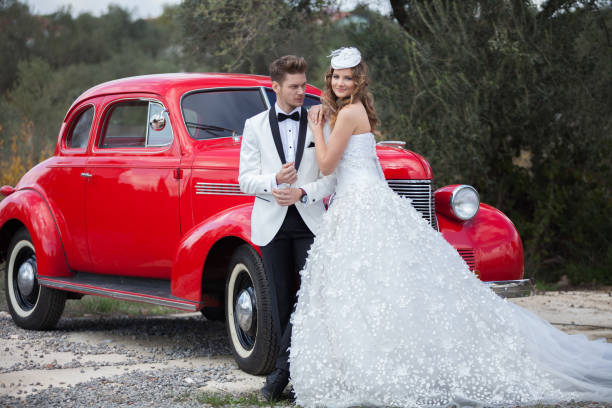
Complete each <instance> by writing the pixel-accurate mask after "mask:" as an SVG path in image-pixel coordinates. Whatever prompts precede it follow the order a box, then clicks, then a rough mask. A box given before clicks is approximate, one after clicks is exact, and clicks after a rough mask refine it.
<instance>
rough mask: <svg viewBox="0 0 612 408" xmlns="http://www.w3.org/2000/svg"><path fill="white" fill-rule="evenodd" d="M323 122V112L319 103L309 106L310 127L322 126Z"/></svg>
mask: <svg viewBox="0 0 612 408" xmlns="http://www.w3.org/2000/svg"><path fill="white" fill-rule="evenodd" d="M324 122H325V116H324V114H323V109H321V105H314V106H311V107H310V109H309V110H308V123H309V124H310V127H311V128H313V129H316V128H317V127H320V128H322V127H323V123H324Z"/></svg>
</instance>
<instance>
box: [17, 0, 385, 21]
mask: <svg viewBox="0 0 612 408" xmlns="http://www.w3.org/2000/svg"><path fill="white" fill-rule="evenodd" d="M180 1H181V0H146V1H142V0H25V3H27V4H28V5H29V6H30V10H31V11H33V12H34V13H36V14H50V13H53V12H55V11H57V10H58V9H59V8H60V7H62V6H70V7H71V10H72V14H73V16H76V15H78V14H80V13H84V12H89V13H91V14H93V15H96V16H99V15H100V14H102V13H104V12H105V11H106V9H107V8H108V5H109V4H111V3H112V4H117V5H119V6H121V7H123V8H125V9H128V10H130V11H131V12H132V15H133V17H134V18H147V17H157V16H159V15H160V14H161V13H162V11H163V6H164V4H171V5H174V4H178V3H180ZM357 3H358V0H343V1H342V2H341V8H342V9H348V10H350V9H352V8H353V7H354V5H355V4H357ZM362 3H363V1H362ZM365 3H368V4H370V6H371V7H373V8H376V9H377V10H379V11H381V12H383V13H389V12H390V11H391V7H390V6H389V1H388V0H379V1H377V0H369V1H365Z"/></svg>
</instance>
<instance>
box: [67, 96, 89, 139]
mask: <svg viewBox="0 0 612 408" xmlns="http://www.w3.org/2000/svg"><path fill="white" fill-rule="evenodd" d="M93 117H94V107H93V106H90V107H89V108H87V109H85V110H84V111H83V112H81V113H80V114H79V115H78V116H77V118H75V119H74V120H73V121H72V126H71V128H70V131H69V132H68V134H67V136H66V147H68V148H70V149H84V148H86V147H87V141H88V140H89V132H90V131H91V124H92V123H93Z"/></svg>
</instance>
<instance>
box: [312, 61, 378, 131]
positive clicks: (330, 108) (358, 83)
mask: <svg viewBox="0 0 612 408" xmlns="http://www.w3.org/2000/svg"><path fill="white" fill-rule="evenodd" d="M351 71H352V74H353V81H354V82H355V89H353V92H351V96H348V97H346V98H337V97H336V95H335V94H334V91H333V89H332V84H331V82H332V76H333V75H334V69H333V68H332V67H329V68H327V72H326V73H325V89H324V90H323V98H322V99H323V100H322V102H323V105H324V106H325V108H326V109H325V110H326V114H327V115H329V119H330V122H331V125H332V127H333V126H334V124H335V123H336V118H337V117H338V112H340V109H342V108H343V107H345V106H347V105H350V104H351V103H353V102H354V101H355V100H359V101H361V103H363V106H364V107H365V109H366V112H367V114H368V120H369V121H370V127H371V128H372V132H375V131H376V124H377V123H378V117H377V116H376V110H375V109H374V98H373V97H372V94H371V93H370V91H369V90H368V86H369V85H370V78H369V76H368V66H367V65H366V63H365V62H363V61H361V62H360V63H359V64H357V65H356V66H354V67H353V68H351Z"/></svg>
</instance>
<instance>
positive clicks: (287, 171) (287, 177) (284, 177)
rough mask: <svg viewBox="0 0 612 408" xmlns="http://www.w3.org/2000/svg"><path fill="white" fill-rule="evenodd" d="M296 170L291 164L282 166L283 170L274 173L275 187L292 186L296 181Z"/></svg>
mask: <svg viewBox="0 0 612 408" xmlns="http://www.w3.org/2000/svg"><path fill="white" fill-rule="evenodd" d="M297 178H298V176H297V170H295V167H294V166H293V162H291V163H285V164H283V168H282V169H280V171H279V172H278V173H276V185H279V184H283V183H285V184H293V183H295V182H296V181H297Z"/></svg>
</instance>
